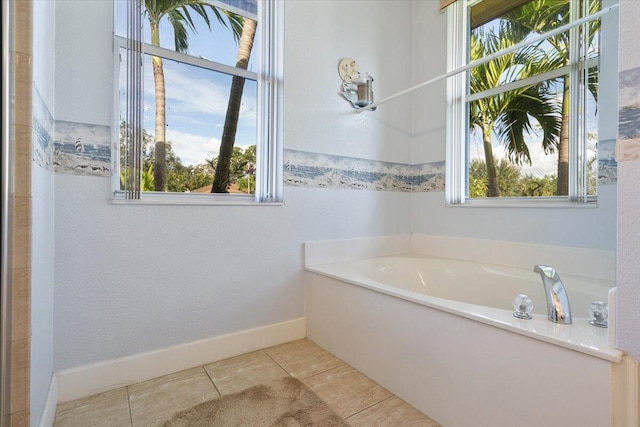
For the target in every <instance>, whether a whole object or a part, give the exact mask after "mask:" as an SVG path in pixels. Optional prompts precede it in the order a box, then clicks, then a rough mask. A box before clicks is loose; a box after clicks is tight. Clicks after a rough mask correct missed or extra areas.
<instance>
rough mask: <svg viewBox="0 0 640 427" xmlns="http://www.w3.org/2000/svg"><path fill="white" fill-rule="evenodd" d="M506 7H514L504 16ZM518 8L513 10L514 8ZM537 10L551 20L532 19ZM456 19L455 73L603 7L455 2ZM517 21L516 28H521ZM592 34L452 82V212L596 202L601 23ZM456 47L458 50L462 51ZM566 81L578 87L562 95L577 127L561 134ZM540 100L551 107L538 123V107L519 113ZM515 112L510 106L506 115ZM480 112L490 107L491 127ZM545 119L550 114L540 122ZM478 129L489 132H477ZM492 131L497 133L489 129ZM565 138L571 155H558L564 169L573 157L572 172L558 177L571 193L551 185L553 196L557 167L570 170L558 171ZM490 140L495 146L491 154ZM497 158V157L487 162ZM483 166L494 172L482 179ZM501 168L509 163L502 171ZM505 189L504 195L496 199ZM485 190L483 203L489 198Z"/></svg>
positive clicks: (565, 36) (580, 32) (534, 47)
mask: <svg viewBox="0 0 640 427" xmlns="http://www.w3.org/2000/svg"><path fill="white" fill-rule="evenodd" d="M523 3H524V4H523ZM487 5H488V6H487ZM504 5H507V6H509V7H501V6H504ZM514 5H515V6H517V7H516V8H513V6H514ZM535 7H546V9H545V13H547V14H548V16H546V18H545V17H544V13H540V10H538V11H535V9H534V8H535ZM474 9H475V10H480V11H481V12H482V13H484V15H483V17H482V18H481V19H478V18H477V17H476V16H475V15H474ZM491 9H496V10H500V13H501V15H500V16H494V18H493V19H489V18H487V10H491ZM450 10H451V12H450V16H449V19H450V20H449V25H450V33H449V34H450V46H451V47H453V50H451V49H450V56H449V67H450V68H457V67H460V66H463V65H465V64H466V63H468V62H472V61H475V60H477V59H480V58H482V57H484V56H487V55H489V54H492V53H495V52H497V51H501V50H503V49H505V48H508V47H509V46H512V45H515V44H516V43H518V42H520V41H522V40H526V39H527V38H531V37H533V36H536V35H538V34H540V33H543V32H546V31H549V30H551V29H553V28H554V27H555V28H557V27H559V26H561V25H565V24H567V23H569V17H571V20H575V19H578V18H580V17H583V16H586V15H588V14H590V13H594V12H596V11H597V10H599V2H597V1H594V0H590V1H589V2H587V1H586V0H585V1H582V0H581V1H575V2H574V1H571V2H569V1H568V0H564V1H547V2H545V1H544V0H533V1H528V2H523V1H517V2H515V1H511V2H505V1H503V0H497V1H492V0H484V1H470V0H468V1H459V2H458V4H457V5H456V6H455V7H454V8H450ZM532 12H533V13H532ZM552 12H553V13H552ZM527 13H528V17H527ZM563 14H564V15H563ZM522 15H524V19H522ZM519 17H520V19H521V20H520V21H518V20H517V19H518V18H519ZM544 19H546V20H547V21H546V22H551V20H553V19H555V20H556V22H555V25H544V24H545V22H544ZM536 20H537V21H536ZM472 22H475V23H476V24H475V25H477V26H476V27H475V28H472V25H471V23H472ZM588 25H589V26H590V31H585V30H584V29H583V27H584V26H580V27H578V28H576V29H575V30H570V31H567V32H565V33H562V34H560V35H558V36H554V37H553V38H550V39H548V40H546V41H543V42H538V43H536V44H530V45H529V46H528V47H526V48H523V49H521V50H518V51H516V52H514V53H511V54H507V55H503V56H500V57H499V58H497V59H495V60H493V61H491V62H489V63H487V64H484V65H481V66H478V67H474V68H472V69H471V70H470V71H469V72H468V73H467V74H466V75H460V76H456V77H455V78H453V79H450V81H449V82H448V92H449V97H450V99H451V100H452V102H450V104H449V105H450V109H449V132H448V162H447V163H448V171H447V175H448V176H447V180H448V186H447V188H448V190H447V199H448V201H449V202H450V203H468V202H469V201H470V199H476V198H483V199H484V198H485V197H487V199H484V200H485V202H486V201H495V197H498V196H499V197H509V198H522V197H529V196H550V195H554V196H557V195H558V194H561V195H563V196H564V197H562V198H563V199H564V200H567V198H568V200H571V201H577V200H582V201H587V200H588V199H589V196H595V191H596V185H595V181H596V178H597V138H598V136H597V135H598V134H597V117H596V111H597V105H596V104H597V102H596V99H597V77H598V73H597V70H598V59H599V58H598V51H599V45H600V43H599V32H598V31H593V30H599V21H594V22H592V23H590V24H588ZM554 43H555V44H554ZM456 47H457V48H459V49H458V50H457V51H455V48H456ZM545 63H546V64H545ZM564 81H575V82H579V84H576V85H573V86H571V85H566V86H569V88H570V91H569V92H570V93H568V94H567V95H566V96H564V98H565V99H567V102H569V101H570V103H571V104H570V107H571V108H570V112H571V114H570V116H571V117H570V118H569V119H567V118H565V119H564V120H565V123H564V126H563V125H562V122H563V121H562V119H563V117H564V116H563V112H564V113H565V114H566V113H567V111H566V109H565V110H563V109H562V106H563V104H562V99H563V96H562V94H563V93H564V91H563V88H564V85H563V83H564ZM587 82H588V84H587ZM534 91H535V92H536V93H540V94H542V95H544V96H546V99H547V102H546V103H543V102H538V103H537V104H538V109H537V110H538V112H537V113H536V110H535V108H534V107H535V105H534V104H535V103H531V102H529V104H532V105H531V108H534V109H531V110H528V111H527V110H526V109H523V108H524V107H522V106H519V105H518V104H519V103H520V104H527V102H526V101H527V100H529V101H532V100H535V99H536V98H540V96H533V95H534V93H533V92H534ZM518 95H519V96H518ZM518 98H519V99H518ZM509 99H511V101H509ZM518 101H520V102H518ZM509 102H512V103H513V104H514V105H511V106H509ZM479 104H485V107H486V108H487V109H486V110H485V112H487V114H485V117H489V118H490V120H484V122H483V121H482V120H478V116H479V114H478V111H479V110H480V112H482V109H479ZM491 107H492V108H493V112H492V111H491V110H492V108H491ZM540 107H542V108H540ZM565 107H568V106H565ZM545 110H547V111H546V113H544V111H545ZM527 112H528V113H531V114H527ZM541 112H543V113H544V114H542V115H541ZM579 112H580V113H579ZM582 112H583V113H584V114H582ZM489 113H492V114H493V116H492V114H489ZM518 117H519V118H520V120H518ZM554 120H555V121H556V124H555V126H554V125H553V121H554ZM482 123H484V125H485V126H481V125H480V124H482ZM487 123H488V124H489V126H487ZM568 123H569V124H568ZM492 124H497V126H491V125H492ZM487 127H489V130H488V129H487ZM544 129H551V130H552V132H551V133H550V134H549V135H547V133H549V132H545V131H544ZM514 130H515V131H514ZM567 130H570V133H569V147H570V149H569V150H566V148H565V147H563V150H562V153H563V159H564V158H565V157H570V158H569V159H568V160H569V161H568V163H569V165H570V171H569V173H568V174H561V175H560V176H562V177H563V178H564V179H565V180H566V181H568V185H566V184H565V185H563V186H560V187H559V186H558V185H556V184H553V185H555V190H554V191H553V193H552V194H549V188H550V186H549V182H554V181H555V182H557V180H558V176H559V174H558V171H559V170H560V167H561V166H560V164H561V163H562V164H566V163H565V162H558V157H557V156H558V151H560V150H559V146H560V144H559V142H560V141H561V140H562V138H561V136H564V135H565V134H566V133H563V132H561V131H564V132H566V131H567ZM522 131H524V132H522ZM519 135H522V137H519ZM544 135H547V138H544V137H543V136H544ZM487 139H490V140H491V143H489V144H487V141H486V140H487ZM565 141H566V139H565ZM479 147H483V148H485V149H479ZM492 150H493V156H491V154H490V152H491V151H492ZM487 151H488V152H489V154H487ZM567 151H569V155H568V156H567ZM496 154H497V155H496ZM554 157H555V158H554ZM492 160H493V163H494V164H495V165H497V166H500V167H501V168H502V169H501V173H502V174H506V176H511V181H512V185H511V186H510V187H509V186H506V184H505V177H501V178H500V177H497V176H496V175H497V173H496V172H494V173H491V172H490V171H496V170H498V169H500V168H496V167H491V162H492ZM480 161H482V162H485V164H486V163H489V164H490V166H489V167H488V168H486V169H487V170H485V171H484V173H479V172H480V170H481V169H480V165H479V164H478V162H480ZM503 162H507V163H506V164H502V163H503ZM554 164H555V165H556V166H555V167H554ZM506 166H510V167H508V168H507V167H506ZM554 169H555V170H554ZM514 170H515V172H518V171H519V172H520V178H517V179H516V175H517V174H514V173H513V172H514ZM527 176H528V177H529V178H533V179H529V181H530V182H529V183H527V182H523V179H522V178H525V177H527ZM482 180H484V182H483V181H482ZM496 181H501V184H500V185H497V182H496ZM524 181H526V180H524ZM532 182H538V183H544V185H543V186H542V187H544V188H546V190H545V191H530V190H527V188H530V187H531V185H528V184H531V183H532ZM490 186H493V191H490V189H489V187H490ZM505 186H506V187H505ZM561 187H562V188H565V189H566V190H565V192H562V191H558V189H559V188H561ZM567 187H568V188H567ZM501 188H502V190H503V191H500V189H501ZM483 190H485V191H486V194H483ZM567 193H568V194H567ZM488 196H490V198H489V197H488ZM558 198H559V197H558ZM512 200H513V199H512Z"/></svg>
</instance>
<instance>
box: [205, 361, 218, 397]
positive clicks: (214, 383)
mask: <svg viewBox="0 0 640 427" xmlns="http://www.w3.org/2000/svg"><path fill="white" fill-rule="evenodd" d="M213 363H215V362H213ZM202 369H204V372H205V374H207V377H208V378H209V381H211V384H213V388H214V389H216V391H217V392H218V396H219V397H222V393H220V390H219V389H218V386H217V385H216V382H215V381H214V380H213V378H211V375H209V371H207V368H205V367H204V365H202Z"/></svg>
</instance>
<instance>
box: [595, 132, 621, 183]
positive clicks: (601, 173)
mask: <svg viewBox="0 0 640 427" xmlns="http://www.w3.org/2000/svg"><path fill="white" fill-rule="evenodd" d="M615 154H616V140H615V139H605V140H603V141H599V142H598V185H607V184H615V183H616V182H618V162H617V161H616V159H615Z"/></svg>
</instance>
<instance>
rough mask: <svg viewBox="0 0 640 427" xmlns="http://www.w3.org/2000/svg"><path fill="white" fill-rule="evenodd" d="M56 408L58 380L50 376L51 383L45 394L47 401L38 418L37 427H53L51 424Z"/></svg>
mask: <svg viewBox="0 0 640 427" xmlns="http://www.w3.org/2000/svg"><path fill="white" fill-rule="evenodd" d="M57 406H58V380H57V377H56V375H55V374H53V375H52V376H51V383H50V384H49V393H47V400H46V401H45V402H44V409H43V410H42V415H41V416H40V423H39V424H38V426H39V427H53V422H54V421H55V419H56V407H57Z"/></svg>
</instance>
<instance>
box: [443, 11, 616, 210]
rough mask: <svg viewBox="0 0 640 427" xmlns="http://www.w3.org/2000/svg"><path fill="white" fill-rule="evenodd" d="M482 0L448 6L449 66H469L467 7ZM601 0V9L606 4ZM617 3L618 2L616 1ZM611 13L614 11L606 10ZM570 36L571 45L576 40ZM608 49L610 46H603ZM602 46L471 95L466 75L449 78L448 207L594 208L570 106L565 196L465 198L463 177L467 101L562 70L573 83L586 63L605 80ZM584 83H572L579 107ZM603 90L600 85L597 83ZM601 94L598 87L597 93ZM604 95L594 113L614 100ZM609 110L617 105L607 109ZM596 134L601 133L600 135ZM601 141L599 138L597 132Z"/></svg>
mask: <svg viewBox="0 0 640 427" xmlns="http://www.w3.org/2000/svg"><path fill="white" fill-rule="evenodd" d="M479 1H481V0H459V1H457V2H456V3H454V4H453V5H451V6H449V7H448V12H447V29H448V30H447V42H448V50H447V69H449V70H452V69H457V68H460V67H464V66H465V65H466V64H467V61H468V58H467V54H468V43H469V38H468V19H469V17H468V11H469V6H471V5H473V4H475V3H478V2H479ZM604 3H605V2H604V1H603V8H604V6H605V4H604ZM616 3H617V2H616ZM571 5H572V6H571V7H572V10H571V16H572V18H571V20H572V21H575V19H576V18H575V16H576V15H577V14H578V12H579V10H578V8H577V2H573V1H572V2H571ZM609 15H613V14H609ZM614 18H617V16H616V17H610V18H607V17H606V16H605V17H602V18H601V19H602V24H601V34H602V33H603V32H604V31H605V28H607V27H610V26H611V24H610V23H607V25H605V22H607V21H611V20H612V19H614ZM570 31H573V32H574V34H576V35H577V34H578V28H577V27H574V28H573V29H572V30H570ZM575 39H576V37H575V36H574V45H576V43H577V40H575ZM606 47H609V46H606ZM604 48H605V47H604V46H603V45H602V44H601V46H600V49H601V51H600V55H599V56H598V57H597V58H591V59H588V60H587V61H582V60H581V59H580V58H573V57H572V58H571V61H572V64H573V65H569V66H566V67H563V68H560V69H558V70H554V71H552V72H549V73H545V74H541V75H539V76H535V77H533V78H530V79H527V80H522V81H519V82H514V83H512V84H505V85H502V86H500V87H499V88H496V89H490V90H487V91H483V92H482V93H478V94H473V95H469V94H467V90H468V88H467V73H466V72H465V73H458V74H456V75H454V76H452V77H450V78H449V79H448V80H447V123H446V127H447V140H446V147H447V150H446V158H447V162H446V190H445V193H446V203H447V206H481V207H493V206H495V207H547V206H550V207H558V206H566V207H583V206H585V207H586V206H589V207H595V206H596V201H597V196H587V195H586V178H587V174H586V162H587V159H586V156H585V155H583V154H584V153H585V152H586V143H587V140H586V138H583V137H582V135H586V133H587V132H586V123H583V126H579V123H580V122H585V121H584V120H578V118H579V116H580V114H579V110H581V109H580V108H575V107H574V108H571V116H570V123H571V129H570V143H569V145H570V149H569V174H570V178H569V195H568V196H555V197H495V198H490V197H486V198H469V197H467V196H466V193H467V186H468V182H467V181H468V178H467V176H468V175H467V174H468V171H467V163H468V160H467V155H468V154H467V147H468V138H469V134H470V130H469V127H468V109H467V103H468V102H470V101H472V100H474V99H479V98H484V97H486V96H491V95H495V94H497V93H501V92H504V91H507V90H513V89H515V88H517V87H521V86H524V85H525V84H529V83H531V82H532V81H535V82H537V81H543V80H547V79H550V78H553V77H557V76H560V75H564V74H570V75H571V76H572V81H574V82H575V81H578V80H579V76H580V73H581V72H583V71H584V69H585V66H584V64H586V69H588V68H589V67H592V66H595V65H599V82H602V81H603V75H607V76H611V75H612V73H610V72H608V73H607V72H604V73H603V67H602V65H603V64H601V63H600V58H601V57H602V50H603V49H604ZM576 51H577V49H575V48H573V49H572V52H576ZM581 88H582V85H571V86H570V91H571V94H570V98H571V101H572V102H573V103H574V105H580V104H582V103H584V102H586V101H585V100H586V93H584V90H582V91H581ZM601 88H602V85H601ZM600 93H602V90H601V91H600ZM605 98H606V97H603V96H599V99H598V105H599V107H598V111H599V112H601V111H603V110H604V109H605V108H604V106H605V105H607V106H610V107H611V105H613V103H614V102H615V99H611V100H609V102H606V101H604V102H603V100H604V99H605ZM611 108H615V106H614V107H611ZM601 128H602V117H601V116H599V117H598V129H599V132H600V129H601ZM599 135H600V133H599ZM599 138H600V139H602V138H601V136H599Z"/></svg>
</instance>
